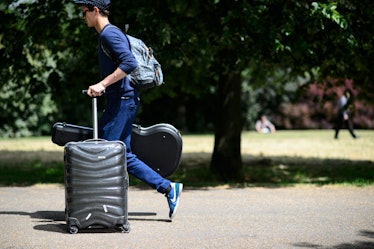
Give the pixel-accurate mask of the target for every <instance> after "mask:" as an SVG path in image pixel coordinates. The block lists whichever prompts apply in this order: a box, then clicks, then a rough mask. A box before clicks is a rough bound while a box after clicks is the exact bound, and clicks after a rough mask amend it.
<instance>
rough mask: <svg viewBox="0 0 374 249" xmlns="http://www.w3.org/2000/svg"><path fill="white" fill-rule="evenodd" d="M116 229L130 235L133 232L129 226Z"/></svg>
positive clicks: (120, 226) (124, 225)
mask: <svg viewBox="0 0 374 249" xmlns="http://www.w3.org/2000/svg"><path fill="white" fill-rule="evenodd" d="M116 228H117V229H118V231H120V232H122V233H129V232H130V230H131V229H130V225H129V224H123V225H118V226H117V227H116Z"/></svg>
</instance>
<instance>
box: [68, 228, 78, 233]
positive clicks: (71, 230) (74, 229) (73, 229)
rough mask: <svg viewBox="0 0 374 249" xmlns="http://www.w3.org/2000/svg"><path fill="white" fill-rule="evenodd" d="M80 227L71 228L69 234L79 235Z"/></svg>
mask: <svg viewBox="0 0 374 249" xmlns="http://www.w3.org/2000/svg"><path fill="white" fill-rule="evenodd" d="M78 230H79V229H78V227H77V226H69V233H71V234H76V233H78Z"/></svg>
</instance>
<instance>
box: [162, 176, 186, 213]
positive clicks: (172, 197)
mask: <svg viewBox="0 0 374 249" xmlns="http://www.w3.org/2000/svg"><path fill="white" fill-rule="evenodd" d="M170 186H171V190H170V192H169V193H168V194H167V195H166V198H167V199H168V204H169V208H170V212H169V218H170V219H173V218H174V216H175V213H176V212H177V208H178V204H179V197H180V195H181V192H182V189H183V184H182V183H177V182H172V183H170Z"/></svg>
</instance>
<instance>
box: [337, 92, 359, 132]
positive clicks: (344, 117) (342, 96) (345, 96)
mask: <svg viewBox="0 0 374 249" xmlns="http://www.w3.org/2000/svg"><path fill="white" fill-rule="evenodd" d="M337 95H338V98H339V99H338V104H337V106H338V115H337V119H336V125H335V139H338V135H339V130H340V129H341V128H342V127H343V124H345V126H346V127H347V128H348V130H349V133H350V134H351V136H352V137H353V138H358V137H357V136H356V134H355V132H354V130H353V125H352V123H351V121H350V113H349V108H350V107H351V104H352V92H351V91H350V90H348V89H347V90H345V91H343V90H342V89H338V91H337Z"/></svg>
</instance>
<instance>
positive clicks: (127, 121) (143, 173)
mask: <svg viewBox="0 0 374 249" xmlns="http://www.w3.org/2000/svg"><path fill="white" fill-rule="evenodd" d="M105 98H106V107H105V111H104V113H103V115H102V117H101V118H100V120H99V137H100V138H103V139H106V140H108V141H112V140H120V141H123V142H124V143H125V144H126V160H127V171H128V172H129V174H131V175H133V176H134V177H136V178H138V179H140V180H141V181H143V182H145V183H147V184H148V185H149V186H151V187H152V188H154V189H156V190H157V191H158V192H160V193H165V192H166V190H167V189H168V188H169V187H170V181H169V180H167V179H165V178H163V177H162V176H160V175H159V174H158V173H157V172H155V171H154V170H153V169H152V168H150V167H149V166H148V165H146V164H145V163H144V162H142V161H141V160H139V158H137V157H136V155H135V154H133V153H132V151H131V146H130V141H131V133H132V124H133V122H134V120H135V117H136V114H137V113H138V110H139V104H140V103H139V102H140V101H139V98H138V97H133V96H130V97H126V96H122V94H118V93H111V94H106V95H105Z"/></svg>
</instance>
